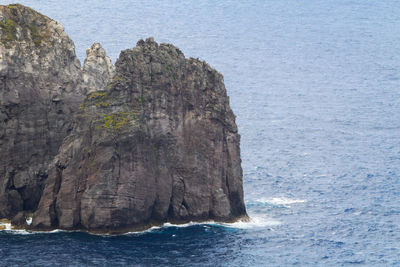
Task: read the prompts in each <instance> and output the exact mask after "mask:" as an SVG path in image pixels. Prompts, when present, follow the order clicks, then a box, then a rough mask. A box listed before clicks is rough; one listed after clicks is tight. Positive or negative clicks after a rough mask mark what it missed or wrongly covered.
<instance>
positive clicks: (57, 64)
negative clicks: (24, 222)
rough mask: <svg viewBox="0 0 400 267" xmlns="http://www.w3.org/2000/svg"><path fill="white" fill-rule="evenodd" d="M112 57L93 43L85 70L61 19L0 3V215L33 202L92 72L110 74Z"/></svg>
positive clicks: (101, 82) (102, 78)
mask: <svg viewBox="0 0 400 267" xmlns="http://www.w3.org/2000/svg"><path fill="white" fill-rule="evenodd" d="M95 64H97V66H95ZM110 64H111V61H110V59H109V58H108V57H107V56H106V55H105V51H104V49H103V48H102V47H101V46H100V45H99V44H94V45H93V46H92V48H91V49H88V59H87V60H85V66H84V70H83V71H82V70H81V66H80V62H79V60H78V58H77V57H76V55H75V46H74V43H73V42H72V40H71V39H70V38H69V37H68V35H67V34H66V33H65V32H64V28H63V27H62V25H61V24H59V23H58V22H56V21H54V20H52V19H50V18H48V17H46V16H44V15H42V14H40V13H38V12H36V11H34V10H32V9H30V8H28V7H25V6H22V5H18V4H16V5H8V6H0V218H3V217H6V218H12V217H13V216H14V215H16V214H17V213H18V212H20V211H22V210H24V211H34V210H35V209H36V207H37V205H38V203H39V200H40V197H41V194H42V190H43V183H44V180H45V179H46V178H47V168H48V164H49V163H50V162H51V160H52V159H53V158H54V156H55V155H56V154H57V152H58V149H59V147H60V145H61V143H62V140H63V139H64V138H65V137H66V136H67V134H68V133H69V131H71V129H72V121H73V113H74V112H75V111H77V110H78V109H79V106H80V104H81V103H82V101H83V99H84V94H85V93H86V92H87V91H90V90H92V91H93V90H94V89H93V88H92V87H93V85H94V83H93V81H94V80H97V81H98V82H97V83H96V84H95V85H97V86H99V87H100V86H103V87H104V86H105V85H106V84H107V83H109V82H110V81H111V75H112V73H111V72H112V71H113V68H114V67H113V66H112V64H111V65H110ZM104 73H108V74H107V75H104ZM84 78H85V81H84ZM99 89H102V87H100V88H99Z"/></svg>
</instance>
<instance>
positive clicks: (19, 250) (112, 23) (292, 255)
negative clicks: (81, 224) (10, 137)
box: [0, 0, 400, 266]
mask: <svg viewBox="0 0 400 267" xmlns="http://www.w3.org/2000/svg"><path fill="white" fill-rule="evenodd" d="M20 2H22V3H23V4H26V5H29V6H31V7H33V8H35V9H36V10H38V11H40V12H42V13H44V14H46V15H48V16H50V17H52V18H54V19H56V20H58V21H60V22H61V23H62V24H63V25H64V26H65V28H66V31H67V32H68V33H69V34H70V36H71V38H72V39H73V40H74V41H75V44H76V47H77V54H78V56H79V57H80V58H81V60H82V61H83V59H84V56H85V49H86V48H87V47H89V46H90V45H91V44H92V43H93V42H94V41H99V42H101V43H102V44H103V46H104V47H105V48H106V50H107V52H108V54H109V55H110V56H111V58H112V59H113V60H115V59H116V58H117V57H118V54H119V51H120V50H122V49H125V48H131V47H133V46H135V44H136V41H137V40H138V39H140V38H145V37H148V36H154V37H155V39H156V41H158V42H171V43H173V44H175V45H176V46H178V47H179V48H180V49H181V50H182V51H183V52H184V53H185V55H186V56H192V57H199V58H201V59H204V60H206V61H207V62H209V63H210V64H211V65H212V66H213V67H215V68H216V69H218V70H219V71H220V72H222V73H223V74H224V77H225V84H226V87H227V90H228V94H229V95H230V99H231V105H232V108H233V110H234V112H235V113H236V115H237V123H238V125H239V131H240V133H241V136H242V159H243V169H244V187H245V198H246V205H247V209H248V212H249V214H250V216H251V217H252V218H253V222H252V223H250V224H235V225H233V226H226V225H225V226H224V225H216V224H205V225H191V226H186V227H173V226H171V227H163V228H160V229H153V230H152V231H148V232H145V233H141V234H129V235H124V236H120V237H105V236H93V235H88V234H85V233H65V232H58V233H51V234H24V233H23V232H22V233H21V232H20V233H15V232H10V231H3V232H0V265H2V266H12V265H32V266H46V265H48V266H57V265H59V266H68V265H70V266H76V265H98V266H128V265H138V266H162V265H178V266H193V265H199V266H288V265H296V264H297V265H299V266H331V265H334V266H338V265H339V266H340V265H342V266H347V265H353V264H361V265H368V266H392V265H393V266H400V2H399V1H396V0H386V1H371V0H334V1H333V0H312V1H300V0H298V1H295V0H271V1H258V0H250V1H241V3H238V1H228V0H225V1H220V0H214V1H193V0H188V1H184V2H183V1H144V0H143V1H127V0H122V1H116V0H108V1H104V0H97V1H94V0H91V1H78V0H66V1H54V0H52V1H33V0H32V1H22V0H21V1H20ZM1 3H5V1H1Z"/></svg>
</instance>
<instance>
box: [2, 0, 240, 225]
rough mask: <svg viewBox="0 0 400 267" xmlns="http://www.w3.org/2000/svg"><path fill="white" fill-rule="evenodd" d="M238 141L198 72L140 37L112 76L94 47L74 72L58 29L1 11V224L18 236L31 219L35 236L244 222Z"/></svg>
mask: <svg viewBox="0 0 400 267" xmlns="http://www.w3.org/2000/svg"><path fill="white" fill-rule="evenodd" d="M87 93H89V94H88V95H87V96H86V98H85V95H86V94H87ZM239 139H240V137H239V134H238V132H237V127H236V124H235V117H234V115H233V113H232V111H231V109H230V107H229V99H228V97H227V95H226V90H225V87H224V84H223V78H222V75H221V74H219V73H218V72H217V71H215V70H214V69H212V68H211V67H210V66H209V65H207V64H206V63H205V62H201V61H199V60H195V59H186V58H185V57H184V55H183V54H182V52H181V51H179V49H177V48H176V47H174V46H172V45H168V44H161V45H158V44H157V43H155V42H154V41H153V40H152V39H148V40H146V41H139V42H138V44H137V46H136V47H135V48H134V49H132V50H125V51H122V52H121V55H120V58H119V59H118V61H117V63H116V68H115V67H114V66H113V65H112V63H111V60H110V59H109V58H108V57H107V56H106V54H105V51H104V49H103V48H102V47H101V46H100V44H97V43H95V44H94V45H93V46H92V47H91V48H89V49H88V50H87V59H86V60H85V63H84V66H83V68H82V69H81V66H80V62H79V60H78V59H77V57H76V55H75V48H74V44H73V42H72V41H71V40H70V38H69V37H68V36H67V34H66V33H65V32H64V30H63V27H62V26H61V25H60V24H59V23H57V22H56V21H54V20H51V19H50V18H48V17H46V16H43V15H41V14H40V13H37V12H35V11H34V10H32V9H30V8H28V7H25V6H22V5H8V6H0V218H9V219H11V218H12V220H11V222H12V223H13V224H14V226H16V227H26V219H27V217H30V213H31V212H33V211H35V213H34V218H33V222H32V225H31V227H32V229H41V230H47V229H55V228H62V229H84V230H89V231H101V232H123V231H128V230H132V229H144V228H146V227H149V226H150V225H155V224H161V223H163V222H166V221H170V222H176V223H184V222H187V221H193V220H194V221H202V220H209V219H213V220H218V221H234V220H237V219H238V218H241V217H246V211H245V206H244V203H243V189H242V169H241V166H240V163H241V162H240V149H239ZM43 188H44V190H43ZM39 200H40V203H39Z"/></svg>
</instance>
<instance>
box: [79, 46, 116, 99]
mask: <svg viewBox="0 0 400 267" xmlns="http://www.w3.org/2000/svg"><path fill="white" fill-rule="evenodd" d="M86 56H87V57H86V59H85V62H84V64H83V80H84V82H85V85H86V87H87V92H88V93H92V92H95V91H97V90H101V89H104V88H105V87H106V86H107V85H108V83H109V82H110V81H111V79H112V77H113V76H114V74H115V67H114V65H113V64H112V62H111V59H110V58H109V57H108V56H107V55H106V51H105V50H104V48H103V47H101V45H100V44H99V43H94V44H93V45H92V47H90V48H88V49H87V50H86Z"/></svg>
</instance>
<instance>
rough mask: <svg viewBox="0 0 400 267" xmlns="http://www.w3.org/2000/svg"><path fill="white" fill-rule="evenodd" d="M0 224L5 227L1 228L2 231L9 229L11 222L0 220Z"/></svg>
mask: <svg viewBox="0 0 400 267" xmlns="http://www.w3.org/2000/svg"><path fill="white" fill-rule="evenodd" d="M0 226H3V227H5V228H4V229H3V231H9V230H11V223H3V222H0ZM3 227H1V228H3Z"/></svg>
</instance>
